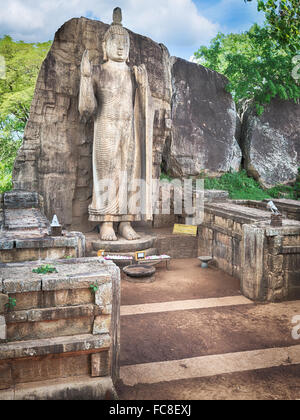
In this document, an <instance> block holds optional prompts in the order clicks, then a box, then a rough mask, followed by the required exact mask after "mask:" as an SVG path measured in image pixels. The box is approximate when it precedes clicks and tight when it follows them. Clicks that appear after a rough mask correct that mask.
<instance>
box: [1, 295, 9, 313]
mask: <svg viewBox="0 0 300 420" xmlns="http://www.w3.org/2000/svg"><path fill="white" fill-rule="evenodd" d="M7 304H8V296H7V295H4V294H3V293H0V315H1V314H4V312H5V309H6V306H7Z"/></svg>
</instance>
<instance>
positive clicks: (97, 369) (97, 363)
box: [91, 351, 109, 377]
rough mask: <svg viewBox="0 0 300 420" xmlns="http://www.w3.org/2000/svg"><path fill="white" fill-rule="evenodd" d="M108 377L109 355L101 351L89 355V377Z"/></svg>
mask: <svg viewBox="0 0 300 420" xmlns="http://www.w3.org/2000/svg"><path fill="white" fill-rule="evenodd" d="M108 375H109V353H108V351H103V352H100V353H94V354H92V355H91V376H92V377H97V376H108Z"/></svg>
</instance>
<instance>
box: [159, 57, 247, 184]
mask: <svg viewBox="0 0 300 420" xmlns="http://www.w3.org/2000/svg"><path fill="white" fill-rule="evenodd" d="M171 71H172V87H173V96H172V132H171V136H170V139H169V142H168V143H167V145H166V148H165V155H164V159H165V162H166V165H165V166H166V170H167V172H168V174H170V175H171V176H175V177H182V176H184V177H185V176H189V175H194V176H197V175H199V174H200V173H201V172H205V173H208V174H209V175H218V174H220V173H223V172H227V171H229V170H230V169H233V170H234V171H237V170H238V169H239V167H240V163H241V150H240V147H239V145H238V143H237V139H236V137H235V136H236V132H237V128H239V127H238V121H237V113H236V109H235V104H234V102H233V100H232V96H231V95H230V94H229V93H227V92H226V90H225V86H226V84H227V79H226V77H225V76H223V75H221V74H219V73H216V72H215V71H212V70H209V69H207V68H205V67H203V66H201V65H198V64H195V63H190V62H188V61H185V60H182V59H179V58H175V57H174V58H173V65H172V70H171Z"/></svg>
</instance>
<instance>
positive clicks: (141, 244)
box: [92, 232, 155, 253]
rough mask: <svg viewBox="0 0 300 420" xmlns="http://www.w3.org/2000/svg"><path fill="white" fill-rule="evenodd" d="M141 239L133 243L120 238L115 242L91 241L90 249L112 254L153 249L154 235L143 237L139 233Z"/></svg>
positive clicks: (143, 235)
mask: <svg viewBox="0 0 300 420" xmlns="http://www.w3.org/2000/svg"><path fill="white" fill-rule="evenodd" d="M139 234H140V235H141V237H140V238H139V239H135V240H133V241H128V240H127V239H124V238H122V237H120V236H118V240H117V241H102V240H100V239H98V240H94V241H92V248H93V250H94V251H99V250H100V249H103V250H105V251H106V252H113V253H132V252H136V251H145V250H148V249H150V248H153V244H154V241H155V236H154V235H145V234H142V233H140V232H139Z"/></svg>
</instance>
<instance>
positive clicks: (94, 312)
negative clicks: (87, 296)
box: [5, 304, 101, 324]
mask: <svg viewBox="0 0 300 420" xmlns="http://www.w3.org/2000/svg"><path fill="white" fill-rule="evenodd" d="M98 315H101V309H100V308H99V307H97V306H96V305H93V304H87V305H76V306H66V307H61V308H59V307H58V308H43V309H30V310H23V311H13V312H9V313H8V314H6V315H5V319H6V323H7V324H9V323H19V322H41V321H54V320H57V319H70V318H81V317H92V316H98Z"/></svg>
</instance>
